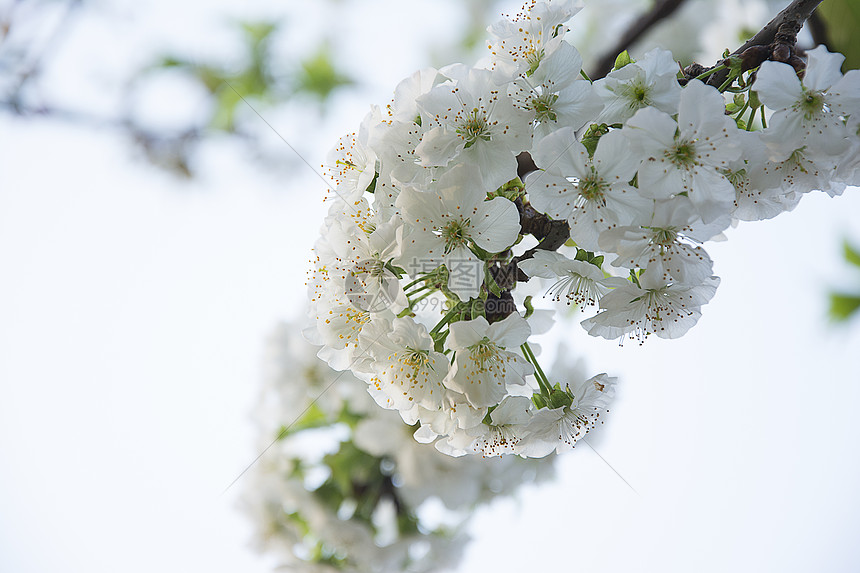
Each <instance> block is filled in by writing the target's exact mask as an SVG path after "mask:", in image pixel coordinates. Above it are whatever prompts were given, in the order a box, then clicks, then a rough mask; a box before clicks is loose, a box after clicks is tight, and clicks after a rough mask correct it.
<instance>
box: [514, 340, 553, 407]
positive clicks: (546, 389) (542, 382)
mask: <svg viewBox="0 0 860 573" xmlns="http://www.w3.org/2000/svg"><path fill="white" fill-rule="evenodd" d="M520 348H522V350H523V353H524V354H525V356H526V360H528V361H529V362H531V363H532V365H534V367H535V379H536V380H537V381H538V386H540V390H541V393H542V394H545V395H546V396H549V395H550V392H551V391H552V389H551V388H550V384H549V379H548V378H547V377H546V374H544V373H543V369H542V368H541V367H540V364H539V363H538V360H537V357H536V356H535V354H534V352H533V351H532V349H531V347H530V346H529V343H528V342H524V343H523V345H522V346H521V347H520Z"/></svg>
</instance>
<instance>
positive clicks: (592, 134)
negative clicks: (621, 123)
mask: <svg viewBox="0 0 860 573" xmlns="http://www.w3.org/2000/svg"><path fill="white" fill-rule="evenodd" d="M607 133H609V126H608V125H606V124H605V123H601V124H599V125H598V124H596V123H592V124H591V125H590V126H589V127H588V129H587V130H586V132H585V135H583V136H582V144H583V145H584V146H585V149H586V150H588V155H589V157H590V156H592V155H594V152H595V151H596V150H597V142H598V141H600V138H601V137H602V136H604V135H606V134H607Z"/></svg>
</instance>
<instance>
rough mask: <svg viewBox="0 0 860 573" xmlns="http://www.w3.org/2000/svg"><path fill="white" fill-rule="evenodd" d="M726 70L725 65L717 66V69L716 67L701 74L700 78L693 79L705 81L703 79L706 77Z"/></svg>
mask: <svg viewBox="0 0 860 573" xmlns="http://www.w3.org/2000/svg"><path fill="white" fill-rule="evenodd" d="M724 69H726V66H725V64H724V65H720V66H717V67H715V68H712V69H710V70H708V71H707V72H704V73H701V74H699V75H698V76H696V77H695V78H693V79H694V80H703V79H705V78H706V77H708V76H709V75H711V74H713V73H715V72H719V71H721V70H724Z"/></svg>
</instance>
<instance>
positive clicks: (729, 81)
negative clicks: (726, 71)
mask: <svg viewBox="0 0 860 573" xmlns="http://www.w3.org/2000/svg"><path fill="white" fill-rule="evenodd" d="M736 79H738V76H733V75H729V77H728V78H727V79H726V81H724V82H723V85H721V86H720V87H719V92H720V93H723V92H724V91H726V88H728V87H729V86H730V85H732V82H734V81H735V80H736Z"/></svg>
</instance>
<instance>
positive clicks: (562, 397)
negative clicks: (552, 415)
mask: <svg viewBox="0 0 860 573" xmlns="http://www.w3.org/2000/svg"><path fill="white" fill-rule="evenodd" d="M572 403H573V396H571V395H570V393H569V392H567V391H566V390H562V389H561V388H560V387H559V385H558V383H556V385H555V386H554V387H553V389H552V392H551V393H550V395H549V407H550V408H566V407H568V406H570V405H571V404H572Z"/></svg>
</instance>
